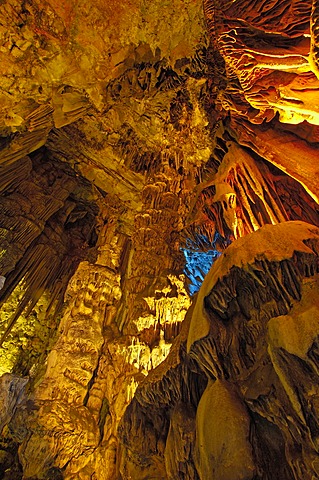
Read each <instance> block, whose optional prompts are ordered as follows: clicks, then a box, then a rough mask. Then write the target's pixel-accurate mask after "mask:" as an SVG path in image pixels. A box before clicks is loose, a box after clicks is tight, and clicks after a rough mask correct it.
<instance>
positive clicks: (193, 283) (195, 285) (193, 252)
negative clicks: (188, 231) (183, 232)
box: [182, 238, 221, 295]
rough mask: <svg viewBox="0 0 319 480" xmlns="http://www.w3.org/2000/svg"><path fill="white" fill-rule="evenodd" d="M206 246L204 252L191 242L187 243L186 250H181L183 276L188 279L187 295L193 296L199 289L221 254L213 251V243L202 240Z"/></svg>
mask: <svg viewBox="0 0 319 480" xmlns="http://www.w3.org/2000/svg"><path fill="white" fill-rule="evenodd" d="M203 240H204V242H203V243H206V244H207V245H208V247H207V249H206V248H205V251H203V250H200V249H199V248H198V247H197V248H196V246H195V245H194V243H193V242H191V241H187V242H186V248H183V249H182V250H183V252H184V255H185V260H186V265H185V268H184V273H185V275H186V276H187V277H188V278H189V280H190V284H189V293H190V295H194V294H195V293H196V292H197V291H198V290H199V289H200V287H201V285H202V283H203V280H204V278H205V276H206V275H207V273H208V272H209V270H210V268H211V266H212V264H213V263H214V261H215V260H217V258H218V257H219V256H220V255H221V252H218V251H217V250H215V248H214V247H215V242H216V238H215V239H214V240H215V241H214V242H213V243H212V244H209V242H208V240H207V239H206V238H204V239H203Z"/></svg>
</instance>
